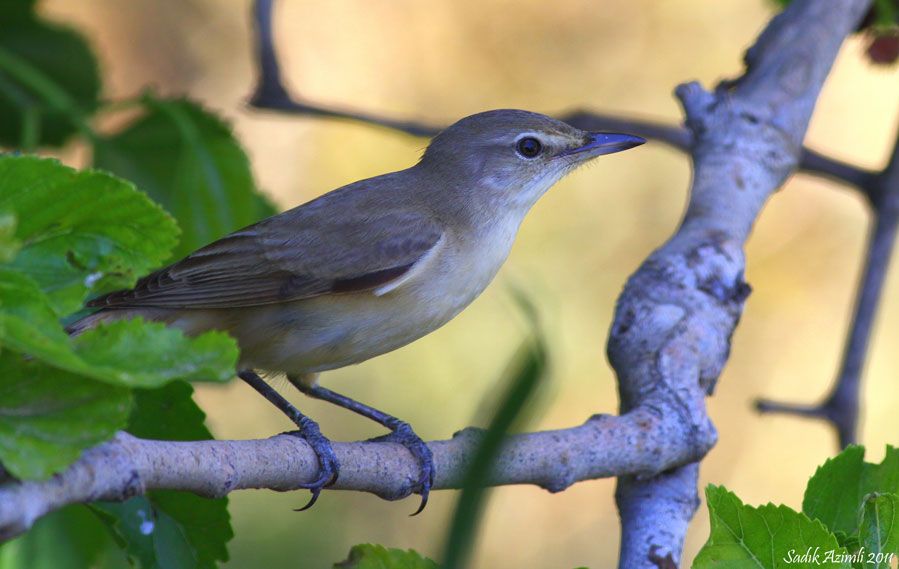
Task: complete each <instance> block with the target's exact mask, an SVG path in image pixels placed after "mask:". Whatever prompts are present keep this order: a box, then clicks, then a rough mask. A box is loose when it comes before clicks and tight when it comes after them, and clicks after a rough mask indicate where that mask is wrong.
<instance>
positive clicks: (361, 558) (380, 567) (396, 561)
mask: <svg viewBox="0 0 899 569" xmlns="http://www.w3.org/2000/svg"><path fill="white" fill-rule="evenodd" d="M334 569H440V567H439V566H438V565H437V564H436V563H434V562H433V561H431V560H430V559H428V558H427V557H422V556H421V555H419V554H418V553H417V552H415V551H413V550H411V549H408V550H402V549H387V548H386V547H384V546H383V545H376V544H371V543H363V544H361V545H354V546H353V548H352V549H350V555H349V557H348V558H347V559H346V560H345V561H341V562H340V563H335V564H334Z"/></svg>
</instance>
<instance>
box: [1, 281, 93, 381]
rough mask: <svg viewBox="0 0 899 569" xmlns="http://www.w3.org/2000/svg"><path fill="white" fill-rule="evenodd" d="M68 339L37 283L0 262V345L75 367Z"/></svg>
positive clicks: (58, 364)
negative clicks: (0, 264) (1, 264)
mask: <svg viewBox="0 0 899 569" xmlns="http://www.w3.org/2000/svg"><path fill="white" fill-rule="evenodd" d="M68 342H69V339H68V337H67V336H66V333H65V331H63V329H62V326H61V325H60V324H59V321H58V320H57V319H56V314H55V313H54V312H53V309H52V308H50V299H49V298H47V296H46V295H45V294H44V293H43V291H41V289H40V287H39V286H38V284H37V283H36V282H34V280H32V279H31V278H29V277H27V276H26V275H23V274H21V273H19V272H16V271H14V270H12V269H8V268H5V267H2V266H0V345H2V346H4V347H6V348H11V349H13V350H16V351H18V352H24V353H28V354H30V355H32V356H34V357H37V358H40V359H42V360H44V361H48V362H53V363H54V365H57V366H60V367H70V368H71V367H77V365H78V360H77V358H76V357H75V355H74V354H73V353H72V352H71V348H70V347H69V344H68Z"/></svg>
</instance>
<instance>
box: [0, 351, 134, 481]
mask: <svg viewBox="0 0 899 569" xmlns="http://www.w3.org/2000/svg"><path fill="white" fill-rule="evenodd" d="M130 409H131V395H130V392H129V391H128V390H127V389H123V388H120V387H114V386H110V385H104V384H102V383H98V382H96V381H91V380H89V379H87V378H84V377H79V376H77V375H74V374H70V373H66V372H63V371H60V370H57V369H53V368H50V367H47V366H45V365H42V364H41V363H39V362H35V361H25V360H23V359H22V358H21V357H19V356H17V355H15V354H12V353H10V352H4V353H3V354H2V355H0V462H2V463H3V466H4V467H5V468H6V469H7V470H8V471H9V472H10V473H11V474H13V475H14V476H16V477H17V478H23V479H33V478H46V477H47V476H49V475H51V474H53V473H54V472H58V471H60V470H62V469H63V468H65V467H67V466H68V465H69V464H71V463H72V462H73V461H75V460H76V459H77V458H78V457H79V456H80V454H81V452H82V451H83V450H84V449H86V448H88V447H91V446H93V445H95V444H97V443H100V442H103V441H105V440H107V439H109V438H110V437H112V435H113V434H114V433H115V432H116V431H117V430H119V429H121V428H122V427H124V426H125V424H126V422H127V420H128V414H129V411H130Z"/></svg>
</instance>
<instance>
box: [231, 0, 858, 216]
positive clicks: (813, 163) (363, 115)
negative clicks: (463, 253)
mask: <svg viewBox="0 0 899 569" xmlns="http://www.w3.org/2000/svg"><path fill="white" fill-rule="evenodd" d="M273 9H274V0H256V2H255V4H254V7H253V17H254V21H255V24H256V25H255V29H256V54H257V62H258V65H257V69H258V70H259V77H258V78H257V82H256V89H255V90H254V92H253V95H252V96H251V97H250V99H249V101H248V102H249V104H250V105H251V106H253V107H255V108H257V109H260V110H272V111H277V112H280V113H287V114H295V115H304V116H309V117H317V118H330V119H339V120H350V121H356V122H361V123H364V124H368V125H374V126H380V127H384V128H389V129H391V130H396V131H399V132H404V133H406V134H410V135H412V136H434V135H435V134H437V133H438V132H440V131H441V130H442V129H443V127H442V126H438V125H432V124H427V123H423V122H419V121H414V120H402V119H395V118H391V117H385V116H381V115H377V114H372V113H368V112H364V111H358V110H352V109H341V108H337V107H333V106H329V105H324V104H319V103H313V102H309V101H304V100H301V99H299V98H298V97H296V96H292V95H291V94H290V93H289V92H288V90H287V87H286V86H285V84H284V80H283V79H282V76H281V67H280V65H279V63H278V61H279V59H278V55H277V52H276V49H275V38H274V25H273V18H272V13H273ZM558 118H559V119H560V120H563V121H565V122H567V123H569V124H571V125H574V126H576V127H578V128H581V129H584V130H594V131H602V130H608V131H621V132H627V133H630V134H636V135H638V136H642V137H644V138H648V139H651V140H656V141H658V142H663V143H665V144H668V145H669V146H671V147H673V148H676V149H678V150H682V151H684V152H689V150H690V146H691V145H692V139H693V138H692V134H691V133H690V131H689V130H688V129H686V128H683V127H681V126H675V125H667V124H664V123H660V122H658V121H654V120H650V119H640V118H636V117H621V116H613V115H609V114H603V113H597V112H594V111H589V110H583V109H579V110H575V111H570V112H567V113H562V114H560V115H558ZM799 170H800V171H802V172H805V173H807V174H811V175H814V176H821V177H824V178H828V179H830V180H834V181H837V182H841V183H843V184H846V185H848V186H851V187H853V188H855V189H858V190H860V191H862V192H865V189H866V188H869V187H871V184H870V182H871V180H872V179H873V178H874V177H875V176H876V173H875V172H871V171H869V170H866V169H864V168H861V167H858V166H854V165H852V164H848V163H846V162H843V161H840V160H837V159H835V158H831V157H829V156H825V155H823V154H821V153H820V152H817V151H815V150H811V149H809V148H806V147H803V149H802V154H801V156H800V161H799ZM867 197H868V199H869V200H871V199H872V197H871V196H867Z"/></svg>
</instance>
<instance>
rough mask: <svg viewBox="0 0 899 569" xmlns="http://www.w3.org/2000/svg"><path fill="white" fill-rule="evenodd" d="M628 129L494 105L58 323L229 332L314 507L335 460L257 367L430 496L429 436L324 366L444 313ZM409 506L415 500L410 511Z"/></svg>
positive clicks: (396, 342)
mask: <svg viewBox="0 0 899 569" xmlns="http://www.w3.org/2000/svg"><path fill="white" fill-rule="evenodd" d="M644 142H645V140H644V139H643V138H640V137H638V136H633V135H630V134H624V133H612V132H586V131H583V130H580V129H578V128H575V127H574V126H571V125H569V124H567V123H565V122H562V121H560V120H556V119H554V118H551V117H548V116H546V115H543V114H538V113H533V112H528V111H522V110H514V109H500V110H493V111H486V112H482V113H478V114H474V115H471V116H468V117H465V118H463V119H461V120H459V121H458V122H456V123H454V124H452V125H451V126H449V127H447V128H446V129H444V130H443V131H441V132H440V133H438V134H437V135H436V136H435V137H434V138H433V139H432V140H431V141H430V143H429V145H428V146H427V148H426V149H425V151H424V153H423V154H422V156H421V158H420V160H419V161H418V162H417V163H416V164H415V165H413V166H411V167H409V168H407V169H405V170H400V171H397V172H393V173H389V174H383V175H380V176H377V177H373V178H369V179H365V180H361V181H358V182H354V183H351V184H349V185H346V186H343V187H341V188H338V189H336V190H333V191H331V192H329V193H326V194H324V195H322V196H320V197H318V198H316V199H313V200H312V201H309V202H307V203H305V204H303V205H300V206H298V207H295V208H293V209H290V210H288V211H285V212H283V213H280V214H277V215H274V216H272V217H269V218H267V219H264V220H262V221H259V222H257V223H255V224H253V225H250V226H248V227H245V228H243V229H240V230H238V231H235V232H233V233H231V234H229V235H226V236H224V237H222V238H221V239H218V240H217V241H214V242H213V243H211V244H209V245H206V246H205V247H202V248H200V249H198V250H196V251H195V252H193V253H191V254H189V255H187V256H186V257H185V258H183V259H181V260H179V261H177V262H175V263H173V264H171V265H169V266H167V267H164V268H162V269H159V270H157V271H155V272H153V273H151V274H149V275H147V276H145V277H143V278H141V279H140V280H138V281H137V283H136V285H135V286H134V287H133V288H131V289H127V290H119V291H114V292H111V293H108V294H104V295H102V296H99V297H97V298H94V299H93V300H91V301H89V302H88V304H87V305H88V306H89V307H92V308H99V309H100V310H99V311H97V312H95V313H93V314H90V315H88V316H86V317H85V318H83V319H81V320H79V321H77V322H75V323H74V324H73V325H71V326H70V328H69V332H70V333H71V334H73V335H77V334H79V333H81V332H83V331H84V330H87V329H89V328H92V327H94V326H97V325H98V324H100V323H102V322H108V321H113V320H120V319H128V318H135V317H140V318H143V319H145V320H150V321H158V322H163V323H165V324H167V325H169V326H172V327H175V328H178V329H181V330H183V331H184V332H185V333H186V334H188V335H196V334H200V333H202V332H205V331H208V330H222V331H225V332H227V333H229V334H230V335H231V336H233V337H234V338H235V339H236V341H237V344H238V347H239V348H240V357H239V362H238V369H237V375H238V377H239V378H240V379H242V380H243V381H245V382H246V383H247V384H249V385H250V386H251V387H252V388H253V389H255V390H256V391H257V392H259V393H260V394H261V395H263V396H264V397H265V398H266V399H268V400H269V401H270V402H271V403H272V404H274V405H275V406H276V407H277V408H278V409H280V410H281V411H282V412H283V413H285V414H286V415H287V416H288V418H290V420H291V421H293V422H294V424H295V425H296V426H297V430H296V431H294V432H293V434H296V435H297V436H299V437H301V438H302V439H304V440H305V441H306V442H307V443H308V444H309V445H310V447H311V448H312V449H313V450H314V451H315V454H316V457H317V459H318V464H319V469H318V475H317V477H316V480H314V481H312V482H309V483H307V484H303V485H302V486H301V488H305V489H308V490H310V491H311V493H312V496H311V499H310V500H309V502H308V504H307V505H306V506H305V507H304V508H301V509H306V508H309V507H311V506H312V505H313V504H314V503H315V501H316V500H317V499H318V497H319V494H320V492H321V490H322V489H323V488H325V487H327V486H328V485H330V484H333V483H334V481H335V480H336V479H337V476H338V475H339V469H340V467H339V463H338V461H337V458H336V456H335V454H334V451H333V448H332V446H331V442H330V440H329V439H328V438H327V437H325V436H324V435H323V434H322V433H321V431H320V429H319V427H318V424H317V423H316V422H315V421H313V420H312V419H310V418H309V417H308V416H306V415H305V414H303V413H301V412H300V411H299V410H298V409H297V408H296V407H294V406H293V405H292V404H291V403H289V402H288V401H287V400H286V399H285V398H284V397H283V396H282V395H281V394H280V393H278V392H277V391H276V390H275V389H274V388H273V387H272V386H271V385H270V384H269V383H268V382H266V381H265V380H264V379H263V378H262V377H261V375H260V374H261V373H262V374H268V373H278V374H284V375H286V377H287V379H288V381H289V383H290V384H292V385H293V386H295V387H296V388H297V389H299V391H301V392H302V393H304V394H306V395H307V396H310V397H312V398H316V399H320V400H324V401H328V402H330V403H333V404H336V405H338V406H340V407H344V408H346V409H348V410H350V411H353V412H355V413H358V414H360V415H362V416H364V417H367V418H369V419H371V420H373V421H375V422H377V423H379V424H380V425H382V426H383V427H385V428H386V429H388V430H389V434H387V435H385V436H383V437H379V438H378V439H376V440H383V441H391V442H396V443H399V444H401V445H403V446H404V447H405V448H407V449H408V450H409V451H410V453H411V454H412V455H413V456H414V457H415V459H416V460H417V462H418V464H419V478H418V480H417V485H416V490H417V492H418V493H419V494H420V495H421V502H420V505H419V508H418V510H416V512H415V514H418V513H419V512H421V511H422V510H423V509H424V508H425V506H426V504H427V501H428V495H429V492H430V488H431V485H432V484H433V479H434V466H433V460H432V456H431V451H430V450H429V448H428V446H427V444H425V443H424V441H423V440H422V439H421V438H420V437H419V436H418V435H417V434H416V433H415V432H414V430H413V429H412V428H411V426H410V425H409V424H408V423H407V422H405V421H402V420H400V419H398V418H396V417H394V416H392V415H389V414H387V413H384V412H382V411H379V410H378V409H376V408H374V407H371V406H369V405H366V404H364V403H362V402H359V401H356V400H353V399H350V398H349V397H346V396H344V395H341V394H339V393H336V392H334V391H332V390H330V389H327V388H326V387H324V386H322V385H321V384H320V383H319V375H320V374H321V373H322V372H326V371H329V370H333V369H337V368H342V367H345V366H349V365H353V364H358V363H361V362H363V361H365V360H368V359H370V358H373V357H375V356H378V355H381V354H384V353H387V352H390V351H393V350H395V349H397V348H400V347H402V346H404V345H406V344H409V343H411V342H413V341H415V340H417V339H419V338H421V337H422V336H425V335H427V334H429V333H430V332H432V331H434V330H436V329H437V328H439V327H441V326H443V325H444V324H446V323H447V322H449V321H450V320H451V319H452V318H453V317H455V316H456V315H457V314H459V312H461V311H462V310H463V309H464V308H465V307H467V306H468V305H469V304H470V303H471V302H472V301H473V300H474V299H475V298H477V297H478V296H479V295H480V294H481V292H483V291H484V289H485V288H486V287H487V286H488V284H489V283H490V282H491V281H492V280H493V279H494V277H495V276H496V274H497V272H498V271H499V269H500V267H501V266H502V265H503V263H504V261H505V260H506V258H507V257H508V255H509V252H510V250H511V248H512V245H513V242H514V240H515V237H516V235H517V233H518V230H519V227H520V225H521V224H522V222H523V220H524V218H525V216H526V214H527V213H528V211H529V210H530V209H531V207H532V206H533V205H534V204H535V203H536V202H537V201H538V199H539V198H540V197H541V196H542V195H543V194H544V193H546V192H547V190H549V188H550V187H551V186H553V185H554V184H555V183H556V182H557V181H558V180H559V179H561V178H562V177H563V176H565V175H566V174H568V173H569V172H571V171H573V170H574V169H576V168H577V167H578V166H580V165H582V164H584V163H586V162H588V161H590V160H592V159H594V158H596V157H597V156H601V155H606V154H611V153H615V152H620V151H623V150H627V149H629V148H633V147H635V146H639V145H640V144H643V143H644ZM415 514H413V515H415Z"/></svg>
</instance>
